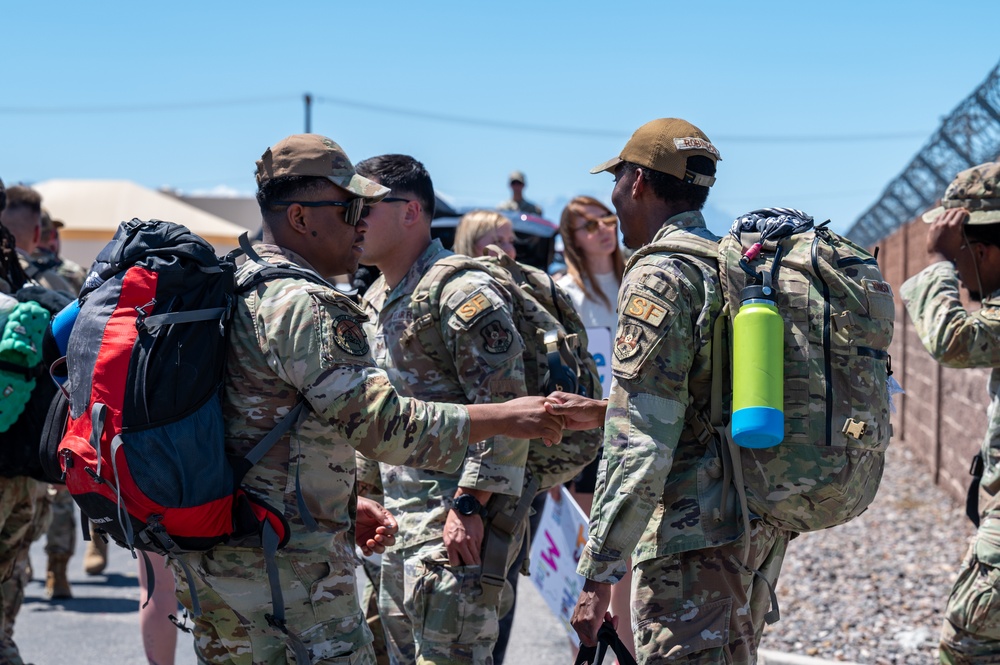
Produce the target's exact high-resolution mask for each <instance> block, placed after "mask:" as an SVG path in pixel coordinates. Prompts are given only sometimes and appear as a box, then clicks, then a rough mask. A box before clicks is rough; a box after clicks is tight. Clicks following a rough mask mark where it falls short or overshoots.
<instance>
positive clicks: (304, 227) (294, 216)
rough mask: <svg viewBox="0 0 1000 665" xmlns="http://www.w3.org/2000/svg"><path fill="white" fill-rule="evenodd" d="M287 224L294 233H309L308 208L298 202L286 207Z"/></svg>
mask: <svg viewBox="0 0 1000 665" xmlns="http://www.w3.org/2000/svg"><path fill="white" fill-rule="evenodd" d="M285 224H287V225H288V228H289V230H291V231H292V232H293V233H297V234H299V235H306V234H307V233H309V225H308V224H307V223H306V209H305V208H304V207H302V206H300V205H299V204H298V203H293V204H291V205H290V206H288V207H287V208H285Z"/></svg>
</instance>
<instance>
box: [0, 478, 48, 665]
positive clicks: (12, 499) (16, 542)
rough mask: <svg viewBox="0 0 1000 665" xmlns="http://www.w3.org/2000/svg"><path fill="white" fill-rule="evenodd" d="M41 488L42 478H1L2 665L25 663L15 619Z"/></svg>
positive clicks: (22, 591) (0, 659)
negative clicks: (15, 627) (19, 563)
mask: <svg viewBox="0 0 1000 665" xmlns="http://www.w3.org/2000/svg"><path fill="white" fill-rule="evenodd" d="M38 487H39V483H38V481H36V480H32V479H31V478H27V477H24V476H21V477H18V478H0V581H2V584H0V604H2V606H3V614H2V621H3V626H2V631H0V639H2V642H0V665H21V664H22V663H23V661H22V660H21V656H20V653H19V652H18V649H17V645H16V644H15V643H14V618H15V617H16V616H17V612H18V610H19V609H20V607H21V600H22V599H23V597H24V584H25V580H24V578H25V577H26V569H27V562H28V558H27V553H28V549H29V548H30V546H31V535H32V526H33V524H34V521H35V509H36V502H37V498H38ZM19 558H20V561H21V568H20V570H19V569H18V560H19Z"/></svg>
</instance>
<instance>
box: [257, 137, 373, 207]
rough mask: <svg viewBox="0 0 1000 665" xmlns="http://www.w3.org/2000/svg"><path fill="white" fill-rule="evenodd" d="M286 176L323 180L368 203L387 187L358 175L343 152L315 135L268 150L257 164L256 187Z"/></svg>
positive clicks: (279, 143)
mask: <svg viewBox="0 0 1000 665" xmlns="http://www.w3.org/2000/svg"><path fill="white" fill-rule="evenodd" d="M286 176H313V177H316V178H326V179H327V180H329V181H330V182H332V183H333V184H335V185H337V186H338V187H342V188H344V189H346V190H347V191H349V192H351V193H352V194H356V195H358V196H360V197H362V198H364V199H367V200H369V201H371V202H377V201H380V200H382V198H383V197H385V195H386V194H388V193H389V188H388V187H383V186H382V185H380V184H378V183H376V182H372V181H371V180H369V179H368V178H365V177H363V176H360V175H358V173H357V171H355V170H354V165H353V164H351V160H350V159H348V157H347V153H345V152H344V150H343V148H341V147H340V146H339V145H337V144H336V143H335V142H333V141H331V140H330V139H328V138H327V137H325V136H320V135H319V134H293V135H292V136H289V137H288V138H285V139H282V140H281V141H279V142H278V143H276V144H274V145H273V146H271V147H270V148H268V149H267V150H266V151H264V154H263V155H262V156H261V158H260V159H258V160H257V187H260V186H261V185H262V184H264V183H265V182H267V181H269V180H273V179H274V178H282V177H286Z"/></svg>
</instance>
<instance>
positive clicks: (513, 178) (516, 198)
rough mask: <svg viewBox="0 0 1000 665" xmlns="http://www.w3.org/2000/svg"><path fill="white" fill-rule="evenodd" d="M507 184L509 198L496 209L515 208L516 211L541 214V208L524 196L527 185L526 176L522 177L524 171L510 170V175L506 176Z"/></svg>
mask: <svg viewBox="0 0 1000 665" xmlns="http://www.w3.org/2000/svg"><path fill="white" fill-rule="evenodd" d="M507 184H508V185H510V194H511V196H510V198H509V199H507V200H506V201H504V202H503V203H501V204H500V205H498V206H497V210H516V211H518V212H526V213H528V214H531V215H541V214H542V209H541V208H539V207H538V206H537V205H535V204H534V203H532V202H531V201H528V200H527V199H525V198H524V196H523V192H524V188H525V187H527V185H528V182H527V178H525V177H524V173H522V172H521V171H511V173H510V177H508V178H507Z"/></svg>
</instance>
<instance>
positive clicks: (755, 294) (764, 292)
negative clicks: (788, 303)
mask: <svg viewBox="0 0 1000 665" xmlns="http://www.w3.org/2000/svg"><path fill="white" fill-rule="evenodd" d="M775 296H777V294H776V293H775V291H774V288H772V287H770V286H765V285H763V284H751V285H750V286H747V287H745V288H744V289H743V290H742V291H741V292H740V300H741V301H744V302H745V301H747V300H770V301H772V302H773V301H775Z"/></svg>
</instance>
